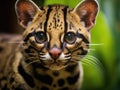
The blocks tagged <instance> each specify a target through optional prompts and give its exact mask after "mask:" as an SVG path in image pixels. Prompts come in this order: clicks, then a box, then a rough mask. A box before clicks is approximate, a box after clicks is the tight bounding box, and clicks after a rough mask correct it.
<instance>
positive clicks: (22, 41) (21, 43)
mask: <svg viewBox="0 0 120 90" xmlns="http://www.w3.org/2000/svg"><path fill="white" fill-rule="evenodd" d="M7 43H21V44H23V43H24V42H23V41H9V42H7Z"/></svg>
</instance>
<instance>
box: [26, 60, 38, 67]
mask: <svg viewBox="0 0 120 90" xmlns="http://www.w3.org/2000/svg"><path fill="white" fill-rule="evenodd" d="M36 62H40V60H34V61H32V62H30V63H28V64H27V65H26V66H25V67H28V66H29V65H31V64H33V63H36Z"/></svg>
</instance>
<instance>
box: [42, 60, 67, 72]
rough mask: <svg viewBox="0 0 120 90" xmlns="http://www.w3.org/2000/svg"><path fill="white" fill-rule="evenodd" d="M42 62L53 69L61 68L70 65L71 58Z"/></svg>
mask: <svg viewBox="0 0 120 90" xmlns="http://www.w3.org/2000/svg"><path fill="white" fill-rule="evenodd" d="M41 62H42V64H43V65H44V66H45V67H47V68H49V69H51V70H60V69H63V68H65V67H66V66H67V65H68V63H69V60H44V61H42V60H41Z"/></svg>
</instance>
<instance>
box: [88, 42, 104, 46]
mask: <svg viewBox="0 0 120 90" xmlns="http://www.w3.org/2000/svg"><path fill="white" fill-rule="evenodd" d="M86 45H90V46H100V45H104V43H91V44H86Z"/></svg>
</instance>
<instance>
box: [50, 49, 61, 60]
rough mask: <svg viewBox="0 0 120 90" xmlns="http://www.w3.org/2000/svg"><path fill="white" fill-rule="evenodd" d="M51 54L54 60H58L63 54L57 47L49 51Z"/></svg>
mask: <svg viewBox="0 0 120 90" xmlns="http://www.w3.org/2000/svg"><path fill="white" fill-rule="evenodd" d="M49 54H50V56H51V57H52V58H53V59H57V58H59V56H60V54H61V50H60V49H59V48H57V47H53V48H52V49H50V50H49Z"/></svg>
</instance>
